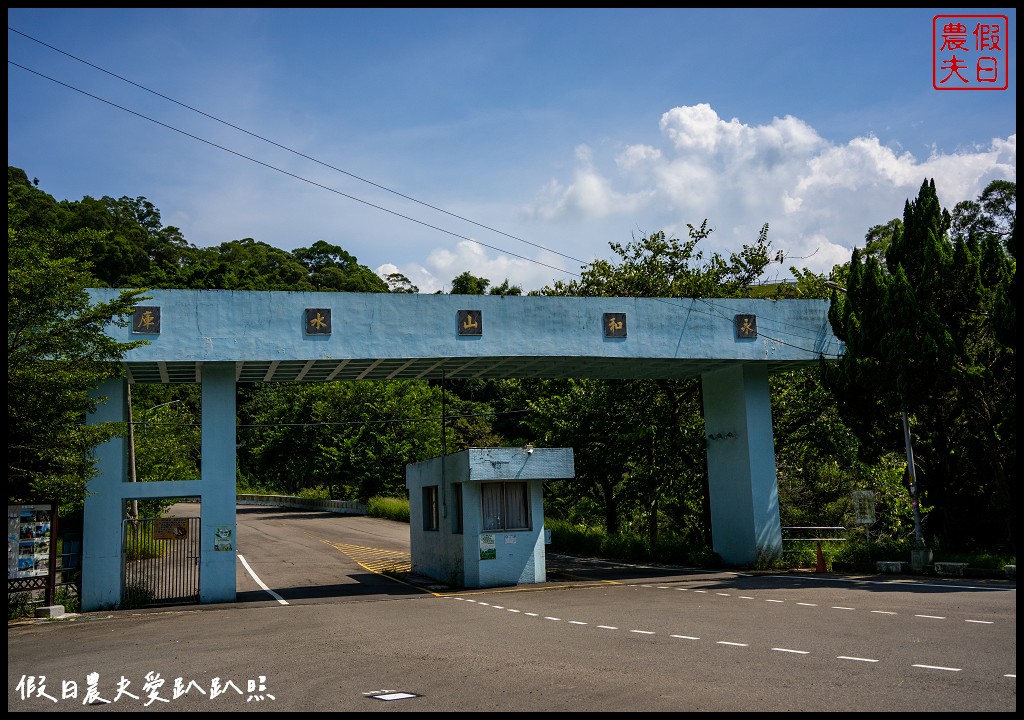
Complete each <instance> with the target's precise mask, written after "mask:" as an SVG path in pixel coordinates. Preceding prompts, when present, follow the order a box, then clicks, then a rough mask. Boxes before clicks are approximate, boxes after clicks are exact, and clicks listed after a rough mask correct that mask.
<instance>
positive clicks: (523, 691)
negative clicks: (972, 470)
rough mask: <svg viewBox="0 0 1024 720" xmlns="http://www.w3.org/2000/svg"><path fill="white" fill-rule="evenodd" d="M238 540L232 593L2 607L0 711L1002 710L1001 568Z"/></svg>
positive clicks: (380, 530) (293, 526)
mask: <svg viewBox="0 0 1024 720" xmlns="http://www.w3.org/2000/svg"><path fill="white" fill-rule="evenodd" d="M186 511H187V512H191V511H192V509H186ZM237 543H238V554H239V560H238V563H237V585H236V587H237V590H238V592H237V600H236V602H234V603H223V604H216V605H202V606H179V607H172V608H152V609H148V610H144V611H117V612H100V613H86V614H82V615H78V616H71V617H69V618H68V619H65V620H50V621H44V620H37V621H29V622H24V623H16V624H10V625H9V626H8V632H7V651H8V661H7V663H8V664H7V678H8V700H7V708H8V711H15V712H25V711H30V712H49V711H74V710H89V711H112V712H126V711H127V712H137V711H143V712H150V711H157V712H158V711H174V712H176V711H219V712H235V711H261V710H263V711H341V712H351V711H360V712H396V711H404V712H441V711H565V712H576V711H609V712H627V711H628V712H648V711H759V710H760V711H830V710H831V711H836V710H838V711H878V712H901V711H918V712H920V711H926V712H927V711H932V712H934V711H981V712H984V711H1009V712H1012V711H1015V710H1016V707H1017V680H1016V658H1017V655H1016V635H1017V612H1016V598H1017V592H1016V583H1015V582H1008V581H981V580H966V579H962V580H961V579H957V580H950V581H945V582H943V581H936V579H935V578H928V579H926V578H894V577H891V576H880V577H864V576H844V575H838V574H831V573H827V574H825V573H822V574H815V573H793V574H748V573H734V572H707V571H692V570H687V569H683V568H654V567H638V566H633V565H628V564H618V563H607V562H598V561H592V560H583V559H575V558H563V557H558V556H550V557H549V559H548V567H549V578H548V579H549V582H547V583H544V584H537V585H528V586H519V587H514V588H494V589H487V590H470V591H458V590H455V589H451V588H445V587H444V586H441V585H437V584H434V583H433V582H432V581H429V580H428V579H425V578H419V577H416V576H413V575H411V574H409V573H408V572H407V570H408V552H409V535H408V526H407V525H405V524H402V523H394V522H389V521H386V520H380V519H375V518H367V517H350V516H342V515H333V514H330V513H317V512H301V511H291V510H285V509H279V508H256V507H240V508H239V512H238V538H237ZM126 683H127V684H126ZM176 684H177V688H176V687H175V686H176ZM97 694H98V696H99V698H100V699H97V698H96V695H97ZM104 701H106V702H104Z"/></svg>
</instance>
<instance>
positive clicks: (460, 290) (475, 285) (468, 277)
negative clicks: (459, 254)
mask: <svg viewBox="0 0 1024 720" xmlns="http://www.w3.org/2000/svg"><path fill="white" fill-rule="evenodd" d="M490 284H491V281H490V280H488V279H487V278H482V277H477V276H476V275H473V274H472V273H471V272H469V270H467V271H466V272H464V273H462V274H461V275H459V276H458V277H456V278H455V279H454V280H452V290H451V293H450V294H451V295H483V294H484V293H486V292H487V288H488V287H489V286H490Z"/></svg>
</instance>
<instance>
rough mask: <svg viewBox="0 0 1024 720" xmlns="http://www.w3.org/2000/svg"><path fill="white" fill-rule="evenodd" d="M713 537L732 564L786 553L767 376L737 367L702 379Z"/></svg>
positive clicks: (762, 370) (763, 369)
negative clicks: (784, 549) (783, 540)
mask: <svg viewBox="0 0 1024 720" xmlns="http://www.w3.org/2000/svg"><path fill="white" fill-rule="evenodd" d="M701 383H702V388H703V393H704V420H705V438H706V442H707V447H708V450H707V455H708V485H709V492H710V495H711V497H710V500H711V536H712V544H713V546H714V550H715V552H717V553H718V554H719V555H720V556H721V557H722V560H723V561H725V562H726V563H728V564H730V565H753V564H754V563H756V562H757V561H758V560H761V559H769V558H776V557H778V556H779V555H781V553H782V527H781V523H780V521H779V489H778V481H777V478H776V475H775V440H774V435H773V432H772V410H771V398H770V392H769V387H768V371H767V368H766V367H765V366H764V365H759V364H747V363H743V364H740V363H737V364H735V365H731V366H728V367H726V368H723V369H721V370H716V371H714V372H710V373H705V374H704V375H703V376H702V377H701Z"/></svg>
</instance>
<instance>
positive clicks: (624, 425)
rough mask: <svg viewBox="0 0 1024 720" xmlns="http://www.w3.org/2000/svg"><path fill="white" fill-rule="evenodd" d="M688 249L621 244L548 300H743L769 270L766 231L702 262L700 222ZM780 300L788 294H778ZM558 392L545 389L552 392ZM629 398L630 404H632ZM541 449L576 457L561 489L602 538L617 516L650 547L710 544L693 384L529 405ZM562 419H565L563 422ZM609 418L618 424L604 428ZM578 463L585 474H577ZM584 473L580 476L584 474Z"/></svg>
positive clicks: (595, 384)
mask: <svg viewBox="0 0 1024 720" xmlns="http://www.w3.org/2000/svg"><path fill="white" fill-rule="evenodd" d="M688 228H689V238H688V239H687V240H686V241H683V240H680V239H678V238H675V237H668V236H667V235H666V234H665V233H664V232H656V233H653V234H651V235H649V236H647V237H643V238H641V239H639V240H634V241H632V242H630V243H627V244H625V245H623V244H620V243H611V244H610V246H611V249H612V251H613V252H614V253H615V254H616V255H617V256H618V261H617V262H611V261H607V260H597V261H594V262H593V263H591V264H589V265H587V266H584V268H583V272H582V273H581V275H580V278H579V279H578V280H573V281H570V282H563V281H559V282H557V283H555V285H554V286H552V287H548V288H545V289H544V291H543V292H544V294H546V295H574V296H606V297H656V298H694V297H698V298H700V297H745V296H749V295H750V293H751V291H752V288H753V287H754V285H755V283H756V281H757V280H758V279H759V278H760V277H761V276H762V275H763V274H764V272H765V270H766V269H767V268H768V267H769V266H770V265H771V264H773V263H779V262H781V261H782V260H783V255H782V253H779V252H773V251H772V249H771V243H770V242H769V240H768V226H767V225H765V226H763V227H762V228H761V231H760V233H759V234H758V237H757V239H756V240H755V241H754V242H753V243H752V244H750V245H744V246H743V247H742V249H741V250H740V251H739V252H735V253H730V254H729V256H728V257H727V258H726V257H722V256H720V255H719V254H717V253H714V254H712V255H710V256H708V257H706V258H705V256H704V251H703V248H702V247H701V246H700V243H701V242H702V241H704V240H706V238H707V237H708V236H709V235H710V234H711V230H710V229H709V228H708V225H707V221H706V220H705V221H704V222H703V223H702V224H701V226H700V227H695V226H693V225H689V226H688ZM779 292H789V291H787V290H779ZM556 388H557V386H550V387H549V388H548V392H549V393H550V392H553V391H554V390H555V389H556ZM634 399H635V401H634ZM531 408H532V409H533V410H534V413H533V415H531V418H530V420H529V422H530V424H531V427H532V429H533V430H534V432H536V433H537V434H538V439H539V441H542V442H544V443H545V444H547V443H548V442H558V443H560V444H563V445H567V446H571V447H573V448H574V455H575V457H576V458H577V478H576V480H575V481H574V482H572V483H565V484H564V485H565V490H566V491H567V492H568V493H571V494H574V501H580V502H584V503H586V504H590V503H593V502H597V503H598V504H599V505H600V506H601V507H602V508H603V512H604V515H605V523H606V529H607V530H608V531H609V532H613V533H614V532H616V530H617V529H618V528H619V526H620V518H619V514H620V512H622V511H623V509H625V512H627V513H630V514H631V516H633V517H642V518H644V519H645V521H646V525H647V528H646V529H647V533H646V534H647V536H648V538H649V540H650V541H651V543H652V545H653V543H654V542H655V541H656V540H657V538H658V535H659V527H660V526H661V524H663V523H665V524H667V525H668V526H669V527H670V528H671V529H672V530H674V531H677V532H679V533H680V534H684V535H685V536H686V538H687V540H689V541H690V542H698V541H700V542H703V544H705V545H710V544H711V543H710V539H711V538H710V529H711V523H710V504H709V493H708V488H707V465H706V459H705V446H704V433H703V427H704V425H703V407H702V401H701V395H700V383H699V381H698V380H697V379H691V380H683V381H677V380H672V381H670V380H634V381H604V380H588V381H579V382H574V383H572V384H570V385H569V386H568V387H567V388H565V389H564V390H559V391H557V392H555V393H554V394H553V395H546V396H545V398H544V400H541V401H537V402H536V403H533V404H532V405H531ZM566 418H571V419H570V420H567V419H566ZM612 419H614V425H609V422H612ZM581 459H582V465H581ZM581 468H582V472H581Z"/></svg>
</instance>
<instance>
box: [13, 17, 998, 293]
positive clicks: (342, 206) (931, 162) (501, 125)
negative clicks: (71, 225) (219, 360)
mask: <svg viewBox="0 0 1024 720" xmlns="http://www.w3.org/2000/svg"><path fill="white" fill-rule="evenodd" d="M937 14H947V15H968V14H969V15H1005V16H1006V17H1007V18H1008V26H1009V40H1008V43H1007V47H1006V51H1007V55H1008V68H1006V72H1007V75H1006V76H1005V77H1007V78H1008V80H1009V83H1008V85H1009V86H1008V88H1007V89H1006V90H977V91H968V90H965V91H945V90H936V89H934V88H933V86H932V82H933V77H932V76H933V69H934V68H933V64H934V62H935V61H934V54H933V44H932V42H933V37H932V24H933V17H934V16H935V15H937ZM7 19H8V33H7V57H8V70H7V77H8V91H7V119H8V129H7V161H8V165H13V166H15V167H19V168H21V169H23V170H25V172H26V173H27V174H28V176H29V178H38V180H39V187H40V188H41V189H42V190H44V191H45V192H47V193H49V194H51V195H53V196H54V197H56V198H57V199H58V200H64V199H67V200H80V199H81V198H82V197H83V196H86V195H90V196H92V197H102V196H105V195H108V196H111V197H121V196H125V195H127V196H130V197H139V196H142V197H145V198H147V199H148V200H149V201H150V202H152V203H153V204H154V205H155V206H156V207H157V208H158V209H159V210H160V212H161V215H162V221H163V223H164V225H173V226H176V227H178V228H180V229H181V231H182V233H183V234H184V236H185V238H186V239H187V240H188V241H189V242H190V243H192V244H193V245H197V246H200V247H205V246H215V245H219V244H220V243H222V242H227V241H230V240H238V239H241V238H247V237H248V238H253V239H255V240H258V241H261V242H265V243H267V244H270V245H273V246H275V247H278V248H282V249H285V250H292V249H295V248H298V247H309V246H310V245H312V244H313V243H314V242H316V241H318V240H324V241H326V242H329V243H332V244H335V245H339V246H341V247H342V248H343V249H345V250H347V251H348V252H350V253H352V254H353V255H355V256H356V257H357V258H358V260H359V262H360V263H361V264H363V265H366V266H368V267H370V268H373V269H375V270H378V272H381V273H382V274H383V273H387V272H393V271H398V272H402V273H403V274H405V275H406V276H407V277H408V278H409V279H410V280H411V281H412V282H413V283H414V284H415V285H417V286H418V287H419V288H420V291H421V292H434V291H436V290H447V289H448V288H449V287H450V284H451V280H452V279H453V278H454V277H456V276H457V275H459V274H460V273H462V272H464V271H467V270H468V271H469V272H471V273H473V274H474V275H477V276H481V277H486V278H488V279H490V280H491V282H492V284H494V285H498V284H500V283H501V282H502V281H503V280H505V279H509V280H510V281H511V282H512V283H513V284H518V285H520V286H522V287H523V289H524V290H532V289H539V288H542V287H544V286H545V285H549V284H551V283H552V282H553V281H555V280H558V279H572V278H573V277H576V276H578V274H579V272H580V266H581V265H582V264H584V263H586V262H590V261H591V260H593V259H596V258H607V259H614V258H615V255H614V254H613V253H612V251H611V249H610V247H609V244H610V243H628V242H630V241H631V240H632V239H633V238H639V237H642V236H645V235H648V234H651V233H653V232H657V231H665V232H666V233H668V234H669V235H676V236H678V237H681V238H685V237H686V234H687V225H688V224H692V225H694V226H699V225H700V224H701V223H702V222H703V221H704V220H705V219H707V220H708V225H709V227H711V228H713V233H712V234H711V236H710V237H709V238H708V240H707V241H705V242H704V243H702V247H703V248H704V252H705V254H706V255H708V254H710V253H715V252H717V253H720V254H722V255H727V254H728V253H730V252H735V251H738V250H739V249H740V248H741V247H742V245H743V244H744V243H752V242H754V241H755V240H756V238H757V236H758V233H759V231H760V229H761V227H762V226H763V225H764V224H765V223H767V224H768V225H769V232H768V237H769V239H770V240H771V242H772V247H773V249H776V250H783V251H784V252H785V253H786V255H787V260H786V263H785V264H784V266H783V267H781V268H775V269H773V270H772V275H771V277H770V278H766V279H772V278H775V277H786V276H788V275H789V272H788V268H789V266H791V265H792V266H796V267H798V268H808V269H810V270H813V271H815V272H827V271H828V270H829V269H831V268H832V266H834V265H835V264H838V263H843V262H846V261H848V260H849V258H850V252H851V250H852V249H853V247H854V246H857V245H860V246H863V243H864V235H865V234H866V232H867V231H868V230H869V228H870V227H871V226H873V225H877V224H882V223H885V222H887V221H888V220H890V219H892V218H894V217H902V213H903V206H904V203H905V202H906V200H907V199H910V198H913V197H916V195H917V191H918V189H919V188H920V186H921V183H922V182H923V181H924V180H925V179H932V178H934V180H935V182H936V187H937V189H938V192H939V197H940V200H941V201H942V203H943V205H944V206H945V207H946V208H947V209H950V210H952V208H953V206H954V205H955V204H956V203H957V202H959V201H961V200H969V199H975V198H976V197H977V195H978V193H979V192H980V191H981V190H982V189H983V188H984V187H985V185H987V184H988V182H990V181H991V180H994V179H1006V180H1012V181H1014V182H1015V181H1016V162H1017V146H1016V137H1017V114H1016V70H1017V68H1016V47H1015V43H1016V37H1017V36H1016V11H1015V10H1014V9H1012V8H989V9H984V8H983V9H977V8H973V9H966V8H953V9H892V10H882V9H838V10H826V9H811V10H796V9H764V10H755V9H749V8H734V9H728V8H727V9H720V10H716V9H689V10H688V9H639V10H628V9H609V10H593V9H582V10H569V9H554V10H543V9H468V10H466V9H462V10H459V9H454V10H452V9H407V8H395V9H381V10H369V9H355V10H352V9H334V10H330V9H329V10H311V9H299V10H283V9H237V10H233V9H197V8H193V9H67V8H40V9H28V8H8V11H7ZM44 76H45V77H44ZM197 111H198V112H197Z"/></svg>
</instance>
